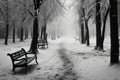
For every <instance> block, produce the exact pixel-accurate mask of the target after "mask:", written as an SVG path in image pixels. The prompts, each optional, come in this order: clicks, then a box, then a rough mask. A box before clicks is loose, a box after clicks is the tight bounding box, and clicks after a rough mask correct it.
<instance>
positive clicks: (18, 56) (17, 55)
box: [7, 48, 26, 60]
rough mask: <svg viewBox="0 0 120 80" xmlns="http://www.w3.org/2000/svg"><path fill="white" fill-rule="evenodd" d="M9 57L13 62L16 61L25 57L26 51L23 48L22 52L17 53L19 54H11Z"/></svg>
mask: <svg viewBox="0 0 120 80" xmlns="http://www.w3.org/2000/svg"><path fill="white" fill-rule="evenodd" d="M7 55H8V56H10V57H11V59H13V60H16V59H18V58H20V57H22V56H25V55H26V51H25V50H24V49H23V48H22V49H21V50H19V51H17V52H14V53H11V54H9V53H8V54H7Z"/></svg>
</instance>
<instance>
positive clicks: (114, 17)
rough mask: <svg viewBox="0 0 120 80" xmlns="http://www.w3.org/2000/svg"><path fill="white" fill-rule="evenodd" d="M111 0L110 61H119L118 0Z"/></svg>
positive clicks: (112, 62) (113, 62)
mask: <svg viewBox="0 0 120 80" xmlns="http://www.w3.org/2000/svg"><path fill="white" fill-rule="evenodd" d="M109 1H110V6H111V7H110V34H111V56H110V63H111V64H115V63H118V62H119V39H118V10H117V0H109Z"/></svg>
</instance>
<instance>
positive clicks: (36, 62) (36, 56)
mask: <svg viewBox="0 0 120 80" xmlns="http://www.w3.org/2000/svg"><path fill="white" fill-rule="evenodd" d="M35 61H36V63H37V64H38V61H37V56H35Z"/></svg>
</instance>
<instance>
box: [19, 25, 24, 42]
mask: <svg viewBox="0 0 120 80" xmlns="http://www.w3.org/2000/svg"><path fill="white" fill-rule="evenodd" d="M20 31H21V32H20V41H23V34H24V31H23V27H22V26H21V30H20Z"/></svg>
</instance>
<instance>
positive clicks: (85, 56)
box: [0, 37, 120, 80]
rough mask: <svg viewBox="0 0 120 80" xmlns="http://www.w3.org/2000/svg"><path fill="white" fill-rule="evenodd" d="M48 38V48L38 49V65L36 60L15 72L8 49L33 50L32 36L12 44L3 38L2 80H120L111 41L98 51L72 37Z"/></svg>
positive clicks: (0, 74)
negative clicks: (6, 44)
mask: <svg viewBox="0 0 120 80" xmlns="http://www.w3.org/2000/svg"><path fill="white" fill-rule="evenodd" d="M48 41H49V48H48V49H44V50H42V49H38V50H39V54H38V55H37V56H38V63H39V64H38V65H37V64H36V63H35V61H32V62H31V63H30V64H29V66H28V73H27V74H26V72H25V69H24V68H16V73H15V74H14V73H13V72H12V63H11V60H10V58H9V57H8V56H7V53H11V52H14V51H17V50H20V49H21V48H25V50H26V51H27V50H29V47H30V43H31V40H30V39H28V40H26V41H24V42H16V43H15V44H13V43H10V44H9V45H8V46H5V45H4V44H2V40H1V41H0V42H1V45H0V52H1V53H0V54H1V55H0V80H120V77H119V75H120V65H119V64H118V65H114V66H110V65H109V62H110V57H109V45H108V42H107V41H106V52H101V51H96V50H94V45H92V44H91V46H90V47H87V46H86V45H82V44H80V43H79V42H78V41H76V40H75V39H74V38H70V37H69V38H65V37H64V38H61V39H57V40H50V39H49V40H48ZM94 42H95V41H94ZM107 48H108V50H107Z"/></svg>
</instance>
